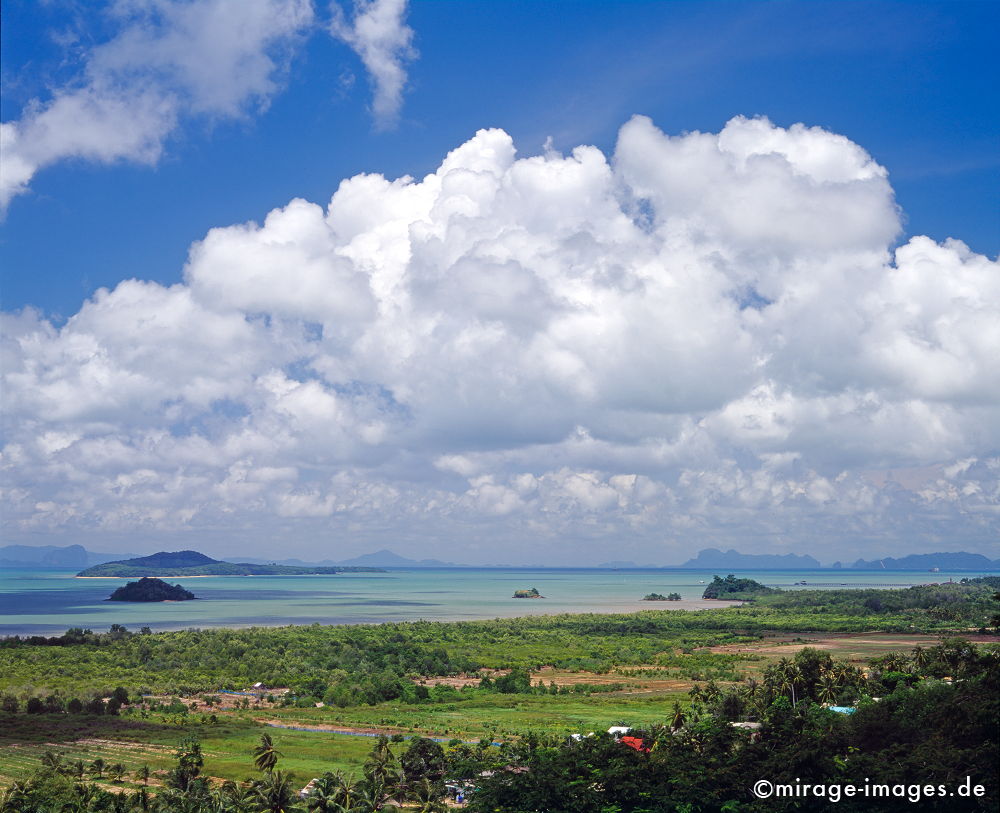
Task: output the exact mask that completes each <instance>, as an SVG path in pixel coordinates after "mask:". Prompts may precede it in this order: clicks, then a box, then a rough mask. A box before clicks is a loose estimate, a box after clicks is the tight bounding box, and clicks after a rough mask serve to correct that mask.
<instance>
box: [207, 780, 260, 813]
mask: <svg viewBox="0 0 1000 813" xmlns="http://www.w3.org/2000/svg"><path fill="white" fill-rule="evenodd" d="M217 796H218V797H219V799H220V800H221V802H222V810H224V811H225V813H256V811H257V810H259V805H258V797H257V793H256V791H255V790H254V788H253V787H252V786H251V785H247V784H236V783H235V782H233V780H231V779H230V780H228V781H226V782H223V784H222V787H221V788H219V790H218V793H217Z"/></svg>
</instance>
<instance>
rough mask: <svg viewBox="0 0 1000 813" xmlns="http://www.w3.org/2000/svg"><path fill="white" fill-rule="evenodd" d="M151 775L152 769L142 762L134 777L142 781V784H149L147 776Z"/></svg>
mask: <svg viewBox="0 0 1000 813" xmlns="http://www.w3.org/2000/svg"><path fill="white" fill-rule="evenodd" d="M151 775H152V771H150V770H149V765H146V764H143V766H142V767H141V768H139V770H137V771H136V772H135V778H136V779H138V780H139V781H140V782H142V784H143V785H148V784H149V777H150V776H151Z"/></svg>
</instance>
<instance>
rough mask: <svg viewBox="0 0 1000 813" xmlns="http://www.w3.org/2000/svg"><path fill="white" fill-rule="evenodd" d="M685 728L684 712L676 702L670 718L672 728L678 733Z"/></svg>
mask: <svg viewBox="0 0 1000 813" xmlns="http://www.w3.org/2000/svg"><path fill="white" fill-rule="evenodd" d="M683 727H684V710H683V709H682V708H681V704H680V703H677V702H676V701H675V702H674V708H673V714H672V715H671V717H670V728H671V729H672V730H674V731H677V729H679V728H683Z"/></svg>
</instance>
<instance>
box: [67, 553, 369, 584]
mask: <svg viewBox="0 0 1000 813" xmlns="http://www.w3.org/2000/svg"><path fill="white" fill-rule="evenodd" d="M357 572H361V573H381V572H382V571H381V570H380V569H379V568H375V567H292V566H290V565H253V564H250V563H248V562H238V563H235V562H220V561H218V560H217V559H212V558H211V557H209V556H205V554H203V553H198V551H194V550H182V551H176V552H173V553H170V552H167V551H161V552H160V553H154V554H151V555H150V556H140V557H138V558H136V559H123V560H122V561H120V562H106V563H105V564H102V565H94V566H93V567H88V568H87V569H86V570H82V571H80V572H79V573H77V574H76V575H77V576H80V577H85V578H96V577H102V576H114V577H124V578H133V577H138V576H173V577H177V576H189V577H190V576H305V575H335V574H337V573H357Z"/></svg>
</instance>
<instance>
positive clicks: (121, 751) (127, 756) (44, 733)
mask: <svg viewBox="0 0 1000 813" xmlns="http://www.w3.org/2000/svg"><path fill="white" fill-rule="evenodd" d="M0 723H2V725H0V750H2V751H3V759H2V760H0V783H3V784H9V783H10V782H11V781H12V780H14V779H19V778H22V777H24V776H27V775H29V774H30V773H32V772H33V771H34V770H35V769H36V768H37V767H38V766H39V763H40V760H41V758H42V756H43V755H44V754H45V752H46V751H52V752H54V753H57V754H59V755H60V756H62V757H63V758H64V759H65V760H68V761H75V760H77V759H79V760H83V762H84V763H85V764H90V763H91V762H92V761H93V760H95V759H97V758H101V759H103V760H104V762H105V763H107V764H112V763H115V762H121V763H122V764H123V765H125V766H126V767H127V768H128V770H129V773H130V776H129V778H128V779H127V781H126V782H124V783H123V784H121V785H112V783H111V782H110V781H108V780H106V781H105V782H103V783H102V784H103V785H104V786H106V787H108V788H112V787H125V788H129V789H131V788H134V787H137V786H138V785H139V782H137V781H136V780H135V778H134V776H133V774H134V772H135V771H136V770H138V769H139V768H141V767H142V766H143V765H144V764H145V765H149V767H150V769H151V771H153V775H152V777H151V778H150V785H157V784H160V783H162V780H163V776H164V775H165V772H166V771H167V770H169V769H170V768H172V767H173V766H174V765H175V764H176V763H175V759H174V751H175V749H176V746H177V743H178V742H179V741H180V740H182V739H183V738H184V737H186V736H188V735H190V734H197V735H198V738H199V739H200V741H201V744H202V748H203V749H204V754H205V767H204V773H205V774H206V775H208V776H211V777H214V778H217V779H219V780H225V779H233V780H241V779H245V778H246V777H248V776H250V775H251V774H253V773H254V770H253V760H252V758H251V756H250V752H251V750H252V749H253V747H254V746H255V745H256V744H257V742H258V740H259V738H260V735H261V733H262V732H264V731H267V732H268V733H270V734H271V736H272V738H273V739H274V742H275V746H276V747H277V748H278V750H279V751H281V752H282V753H283V757H282V760H281V767H282V768H283V769H284V770H289V771H291V772H292V773H294V774H295V775H296V777H297V778H299V779H302V783H303V784H305V782H306V781H308V780H309V779H310V778H312V777H313V776H318V775H320V774H322V773H323V772H324V771H329V770H345V771H348V772H350V771H355V772H356V773H358V774H359V775H360V772H361V765H362V763H363V762H364V760H365V755H366V754H367V753H368V751H370V750H371V747H372V740H371V739H369V738H367V737H353V736H347V735H341V734H333V733H329V732H323V731H321V732H314V731H291V730H285V729H276V728H266V727H264V726H263V725H261V724H260V723H256V722H254V721H253V720H250V719H241V718H239V717H235V716H234V717H227V718H226V719H225V720H224V721H223V722H220V723H219V724H218V725H199V724H193V725H192V724H188V725H183V726H178V725H163V724H161V723H156V722H149V721H132V720H127V719H121V718H114V717H90V716H68V715H67V716H64V715H33V716H32V717H27V716H26V715H6V714H0Z"/></svg>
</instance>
